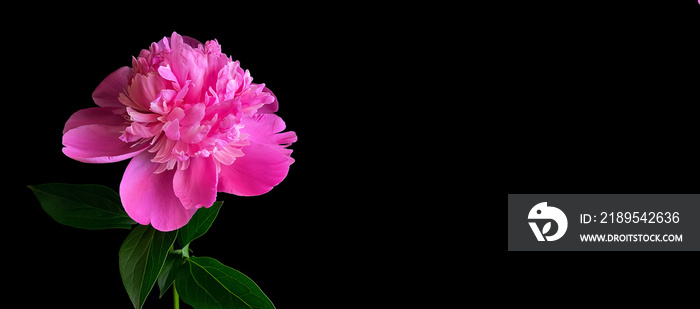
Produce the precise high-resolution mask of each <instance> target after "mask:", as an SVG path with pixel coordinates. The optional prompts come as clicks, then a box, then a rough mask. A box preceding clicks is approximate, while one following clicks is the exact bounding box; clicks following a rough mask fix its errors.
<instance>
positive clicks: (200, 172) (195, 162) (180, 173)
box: [173, 157, 218, 209]
mask: <svg viewBox="0 0 700 309" xmlns="http://www.w3.org/2000/svg"><path fill="white" fill-rule="evenodd" d="M189 160H190V164H189V167H188V168H187V169H185V170H179V169H178V170H177V172H175V178H174V180H173V190H174V192H175V195H176V196H177V197H178V198H180V201H181V202H182V205H184V206H185V208H187V209H197V208H199V207H202V206H204V207H209V206H211V205H212V204H214V202H216V188H217V180H218V177H217V175H216V162H214V158H213V157H208V158H205V157H193V158H190V159H189Z"/></svg>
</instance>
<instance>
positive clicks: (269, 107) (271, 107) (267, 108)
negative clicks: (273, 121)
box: [258, 87, 280, 114]
mask: <svg viewBox="0 0 700 309" xmlns="http://www.w3.org/2000/svg"><path fill="white" fill-rule="evenodd" d="M262 91H263V92H269V93H270V94H271V95H272V96H273V97H274V98H275V100H274V101H272V103H267V104H265V105H263V106H262V107H261V108H259V109H258V114H272V113H274V112H276V111H277V110H279V107H280V106H279V103H278V102H277V97H276V96H275V94H274V93H272V90H270V89H268V88H267V87H265V88H263V90H262Z"/></svg>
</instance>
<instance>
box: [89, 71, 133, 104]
mask: <svg viewBox="0 0 700 309" xmlns="http://www.w3.org/2000/svg"><path fill="white" fill-rule="evenodd" d="M129 75H131V68H130V67H126V66H124V67H121V68H119V69H117V70H116V71H114V72H112V73H111V74H109V75H107V77H106V78H105V79H104V80H103V81H102V82H101V83H100V84H99V85H97V88H95V91H94V92H93V93H92V100H94V101H95V104H97V105H99V106H101V107H124V105H123V104H122V103H121V102H119V99H118V98H119V94H120V93H122V92H123V91H124V88H126V84H127V83H128V82H129Z"/></svg>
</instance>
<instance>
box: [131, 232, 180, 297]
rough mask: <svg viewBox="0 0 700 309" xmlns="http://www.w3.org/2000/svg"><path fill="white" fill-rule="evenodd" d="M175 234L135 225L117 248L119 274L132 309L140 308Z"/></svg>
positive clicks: (161, 266)
mask: <svg viewBox="0 0 700 309" xmlns="http://www.w3.org/2000/svg"><path fill="white" fill-rule="evenodd" d="M176 235H177V231H172V232H167V233H166V232H160V231H157V230H156V229H154V228H153V227H151V226H150V225H139V226H137V227H136V228H134V229H133V230H132V231H131V233H129V236H127V237H126V239H125V240H124V243H123V244H122V246H121V248H119V273H120V274H121V276H122V283H124V287H125V288H126V292H127V294H129V298H130V299H131V303H133V304H134V308H137V309H139V308H141V306H143V302H144V301H146V297H148V294H149V293H151V289H153V285H154V284H155V283H156V280H157V279H158V276H159V275H160V272H161V270H162V269H163V266H164V264H165V260H166V258H167V256H168V251H169V250H170V247H171V246H172V245H173V243H175V238H176V237H177V236H176Z"/></svg>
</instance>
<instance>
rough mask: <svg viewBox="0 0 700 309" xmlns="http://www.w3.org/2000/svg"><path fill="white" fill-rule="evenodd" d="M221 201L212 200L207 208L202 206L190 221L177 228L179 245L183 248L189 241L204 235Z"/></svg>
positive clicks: (214, 217) (216, 213)
mask: <svg viewBox="0 0 700 309" xmlns="http://www.w3.org/2000/svg"><path fill="white" fill-rule="evenodd" d="M223 203H224V202H214V204H213V205H211V207H209V208H205V207H202V208H200V209H199V210H197V212H196V213H195V214H194V216H192V219H190V222H188V223H187V225H185V226H183V227H181V228H180V229H179V230H178V231H179V233H178V235H177V242H178V243H179V244H180V247H183V248H184V247H185V246H187V244H189V243H190V242H191V241H193V240H195V239H197V238H199V237H200V236H202V235H204V234H205V233H206V232H207V231H208V230H209V228H210V227H211V224H212V223H214V219H216V216H217V215H218V214H219V209H221V205H222V204H223Z"/></svg>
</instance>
